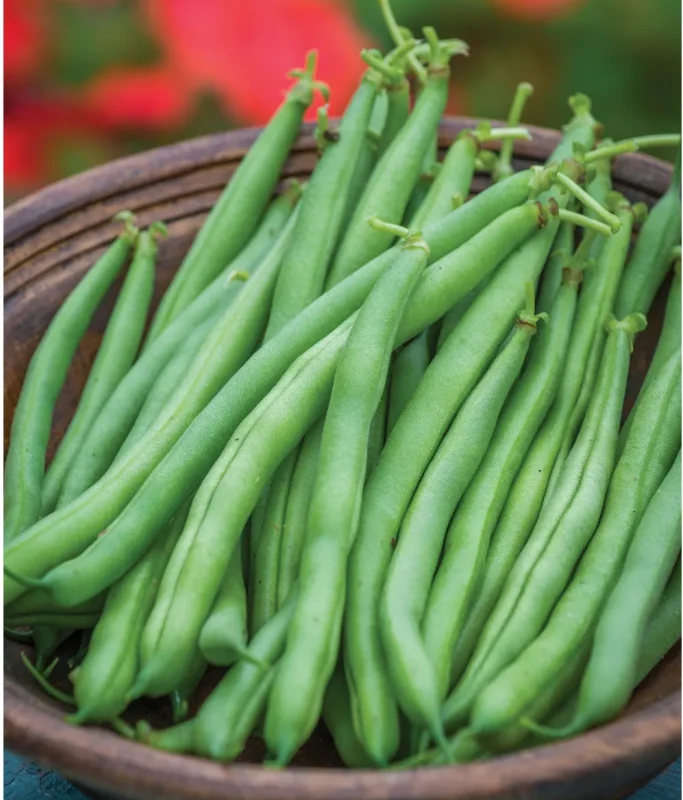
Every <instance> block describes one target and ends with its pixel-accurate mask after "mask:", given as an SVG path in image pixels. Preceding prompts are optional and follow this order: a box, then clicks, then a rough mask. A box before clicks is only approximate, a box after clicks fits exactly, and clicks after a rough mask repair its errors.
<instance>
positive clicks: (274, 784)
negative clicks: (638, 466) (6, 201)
mask: <svg viewBox="0 0 683 800" xmlns="http://www.w3.org/2000/svg"><path fill="white" fill-rule="evenodd" d="M477 121H478V120H475V119H473V118H469V117H446V118H444V119H443V120H442V123H441V125H440V129H439V145H440V147H441V148H442V149H443V148H445V147H447V146H448V144H450V142H452V141H453V139H454V137H455V136H456V135H457V134H458V133H459V132H460V131H461V130H462V129H464V128H471V127H473V126H474V125H475V124H476V122H477ZM493 124H494V125H497V124H501V125H502V124H504V123H497V122H495V121H494V122H493ZM527 127H528V128H529V130H530V132H531V134H532V137H533V139H532V141H531V142H519V143H517V144H516V147H515V155H516V162H517V164H521V165H527V164H528V162H530V161H531V162H537V161H538V160H539V159H543V158H546V157H547V156H548V155H549V154H550V152H551V150H552V149H553V147H554V146H555V144H556V143H557V141H558V139H559V137H560V134H559V133H558V132H557V131H553V130H551V129H548V128H540V127H536V126H531V125H530V126H527ZM259 130H260V129H240V130H236V131H228V132H225V133H218V134H213V135H209V136H203V137H199V138H196V139H192V140H188V141H185V142H180V143H178V144H174V145H169V146H166V147H160V148H156V149H154V150H149V151H145V152H143V153H139V154H137V155H133V156H129V157H127V158H123V159H118V160H116V161H112V162H110V163H108V164H105V165H104V166H101V167H98V168H96V169H93V170H89V171H87V172H84V173H81V174H79V175H76V176H74V177H72V178H68V179H65V180H63V181H59V182H58V183H55V184H53V185H51V186H48V187H46V188H45V189H42V190H40V191H39V192H36V193H34V194H32V195H29V196H27V197H25V198H23V199H22V200H20V201H19V202H17V203H15V204H14V205H12V206H10V207H8V208H7V209H6V210H5V246H6V247H8V246H10V247H11V246H12V245H14V244H15V243H17V242H19V241H21V240H22V239H24V238H25V237H28V236H30V235H31V234H32V233H34V232H35V231H36V230H39V229H40V228H41V227H42V226H44V225H46V224H49V223H52V222H55V221H58V220H60V218H62V217H66V216H68V215H69V214H71V213H73V212H75V211H78V210H79V209H81V208H83V207H84V206H87V205H89V204H91V203H96V202H98V201H99V200H102V199H104V198H105V197H108V196H116V195H117V194H120V193H123V192H128V191H131V190H135V189H137V188H140V187H142V186H147V185H149V184H150V182H156V181H159V180H162V179H164V180H168V179H169V178H175V177H178V176H180V175H183V174H186V173H188V172H192V171H194V170H197V169H200V168H203V167H207V166H212V165H213V166H215V165H224V164H226V163H236V162H238V161H239V160H240V159H241V158H242V156H243V155H244V153H245V151H246V150H247V149H248V147H249V146H250V144H251V143H252V142H253V140H254V139H255V137H256V136H257V135H258V132H259ZM312 130H313V126H312V125H311V124H308V125H305V126H303V129H302V135H301V136H300V137H299V139H298V140H297V142H296V144H295V146H294V148H293V152H295V153H296V152H302V151H308V150H311V149H312V147H313V146H314V140H313V138H312ZM672 170H673V168H672V166H671V165H670V164H667V163H666V162H663V161H661V160H659V159H656V158H654V157H652V156H649V155H645V154H641V153H636V154H628V155H624V156H619V157H618V158H617V159H615V161H614V167H613V172H614V177H615V181H618V182H619V183H620V184H622V185H625V186H626V187H629V186H632V187H633V188H634V189H637V190H639V191H640V192H643V191H645V192H646V193H647V194H648V196H650V197H652V198H653V199H654V198H655V197H656V196H657V195H659V194H661V193H663V191H664V190H665V189H666V186H667V185H668V183H669V180H670V176H671V173H672ZM6 271H7V268H6ZM4 697H5V710H4V719H5V744H6V746H7V747H9V748H10V749H15V750H16V751H17V752H19V753H21V754H23V755H26V756H28V757H30V758H34V759H36V760H37V761H39V762H41V763H43V764H45V765H47V766H49V767H51V768H54V769H57V770H58V771H60V772H62V773H64V774H65V775H67V776H68V777H70V778H72V779H74V780H79V781H81V782H82V783H85V784H87V785H88V786H90V787H100V788H101V789H102V790H103V791H108V792H111V791H114V792H118V793H120V794H121V795H124V796H136V797H138V796H140V792H144V791H146V792H148V793H150V794H151V793H152V792H159V791H161V792H163V794H162V795H161V796H164V797H171V796H182V797H192V798H195V799H196V800H202V799H205V800H209V798H215V797H235V798H237V797H239V798H252V799H253V798H257V797H258V798H260V800H284V798H292V800H293V799H294V798H298V800H318V799H320V800H323V798H325V800H342V798H348V797H349V796H351V795H358V796H362V797H364V798H369V799H370V800H373V799H374V798H376V799H377V800H387V798H389V797H391V798H392V799H394V800H398V799H399V798H406V800H407V798H415V799H416V798H420V800H436V799H437V798H443V797H445V796H449V797H452V798H463V800H464V798H467V799H468V800H469V798H482V799H483V798H486V797H492V796H495V797H503V796H506V791H507V789H508V787H514V789H515V791H516V792H520V793H522V794H520V796H526V795H525V791H530V790H531V789H532V787H537V786H538V785H540V784H548V783H553V784H554V783H556V782H558V781H562V782H563V783H567V784H568V785H569V787H570V793H569V794H567V795H566V797H576V794H571V791H573V790H572V784H574V782H579V781H586V780H589V781H590V782H591V785H595V786H597V785H599V783H600V780H601V776H604V775H605V773H606V771H611V770H619V771H620V775H621V776H623V777H622V783H623V784H624V785H626V783H628V781H629V780H636V779H638V778H642V777H643V766H642V765H643V763H645V764H647V765H648V768H650V767H651V768H652V770H655V769H658V768H662V767H663V766H665V765H666V764H667V763H669V762H670V761H672V760H673V759H674V758H675V757H676V755H677V754H678V752H679V751H680V738H681V713H680V706H681V691H680V689H678V690H676V691H673V692H670V693H669V694H668V695H666V696H665V697H664V698H663V699H661V700H659V701H657V702H655V703H652V704H650V705H649V706H647V707H646V708H644V709H642V710H639V711H637V712H635V713H633V714H630V715H629V716H627V717H623V718H620V719H617V720H616V721H614V722H612V723H610V724H609V725H606V726H603V727H600V728H598V729H595V730H593V731H589V732H587V733H584V734H582V735H580V736H577V737H574V738H572V739H568V740H563V741H560V742H555V743H552V744H547V745H543V746H541V747H537V748H533V749H529V750H522V751H518V752H515V753H511V754H508V755H503V756H498V757H495V758H492V759H488V760H486V761H483V762H479V763H476V762H475V763H472V764H462V765H456V766H447V767H430V768H428V769H424V768H422V769H415V770H409V771H406V772H403V771H392V770H389V771H378V770H349V769H338V768H323V767H315V768H311V767H298V766H294V767H290V768H288V769H287V770H278V771H275V770H272V769H266V768H264V767H262V766H261V765H257V764H243V763H238V764H232V765H222V764H216V763H214V762H211V761H208V760H205V759H200V758H197V757H193V756H181V755H175V754H169V753H164V752H161V751H156V750H153V749H152V748H149V747H145V746H144V745H142V744H140V743H138V742H131V741H127V740H124V739H121V738H120V737H118V736H117V735H115V734H114V733H112V732H111V731H108V730H106V729H103V728H76V727H74V726H71V725H68V724H67V723H65V722H63V721H61V720H58V719H56V718H55V716H54V708H55V706H54V705H53V704H51V703H50V702H49V701H47V700H46V699H43V698H38V697H36V696H35V695H33V694H32V693H31V692H30V691H29V690H28V689H27V688H26V687H25V686H23V685H22V684H21V683H19V682H18V681H16V680H15V679H13V678H12V677H10V676H6V679H5V693H4ZM104 765H106V767H105V766H104ZM408 775H409V776H410V777H409V779H407V776H408ZM131 787H134V788H133V789H131ZM560 796H562V797H564V796H565V795H560V794H558V795H557V797H558V798H559V797H560Z"/></svg>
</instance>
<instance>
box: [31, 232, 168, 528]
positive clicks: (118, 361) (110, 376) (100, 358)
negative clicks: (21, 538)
mask: <svg viewBox="0 0 683 800" xmlns="http://www.w3.org/2000/svg"><path fill="white" fill-rule="evenodd" d="M165 233H166V227H165V225H163V223H154V224H153V225H152V227H151V228H150V229H149V231H143V232H142V233H141V234H140V235H139V237H138V239H137V242H136V244H135V254H134V255H133V260H132V263H131V265H130V268H129V269H128V274H127V275H126V279H125V281H124V283H123V286H122V288H121V293H120V295H119V298H118V300H117V302H116V305H115V306H114V310H113V312H112V315H111V318H110V320H109V323H108V324H107V328H106V330H105V333H104V337H103V338H102V342H101V344H100V347H99V350H98V352H97V357H96V358H95V361H94V363H93V365H92V368H91V370H90V374H89V375H88V380H87V381H86V384H85V386H84V387H83V391H82V393H81V397H80V400H79V402H78V407H77V408H76V413H75V414H74V416H73V418H72V420H71V423H70V424H69V427H68V428H67V430H66V433H65V434H64V437H63V439H62V441H61V443H60V445H59V447H58V448H57V452H56V453H55V456H54V458H53V460H52V463H51V464H50V466H49V468H48V470H47V472H46V473H45V482H44V484H43V493H42V515H43V516H44V515H45V514H49V513H50V512H51V511H52V510H54V507H55V506H56V504H57V499H58V497H59V493H60V491H61V488H62V485H63V483H64V479H65V477H66V474H67V472H68V471H69V468H70V466H71V463H72V462H73V460H74V459H75V457H76V456H77V454H78V453H79V451H80V449H81V447H82V445H83V442H84V440H85V438H86V436H87V434H88V430H89V428H90V426H91V425H92V424H93V422H94V420H95V419H96V418H97V415H98V413H99V412H100V410H101V408H102V406H103V405H104V403H105V402H106V400H107V399H108V398H109V396H110V395H111V393H112V392H113V391H114V389H115V388H116V386H117V385H118V384H119V382H120V381H121V379H122V378H123V376H124V375H125V374H126V373H127V372H128V370H129V369H130V367H131V365H132V364H133V361H134V360H135V356H136V355H137V352H138V348H139V346H140V341H141V340H142V333H143V330H144V327H145V321H146V319H147V311H148V310H149V305H150V303H151V300H152V291H153V289H154V267H155V262H156V255H157V242H156V236H157V235H164V234H165Z"/></svg>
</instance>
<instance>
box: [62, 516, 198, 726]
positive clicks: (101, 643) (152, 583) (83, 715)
mask: <svg viewBox="0 0 683 800" xmlns="http://www.w3.org/2000/svg"><path fill="white" fill-rule="evenodd" d="M187 510H188V509H187V508H186V509H185V510H183V511H182V512H181V513H180V514H178V515H177V517H176V518H175V519H174V520H173V522H172V523H171V525H170V527H169V529H168V533H167V535H166V536H165V537H163V538H160V539H159V540H158V541H157V542H156V543H155V545H154V546H153V547H152V549H151V550H150V551H149V552H148V553H147V554H146V555H145V556H144V557H143V558H142V559H141V560H140V561H139V562H138V563H137V564H136V565H135V566H134V567H133V568H132V569H131V571H130V572H129V573H128V574H127V575H126V576H125V577H124V578H122V579H121V580H120V581H119V582H118V583H116V584H114V586H112V588H111V589H110V590H109V591H108V592H107V599H106V600H105V603H104V609H103V611H102V615H101V617H100V619H99V621H98V623H97V625H96V626H95V629H94V631H93V634H92V638H91V640H90V646H89V648H88V653H87V655H86V657H85V658H84V659H83V661H82V663H81V664H80V666H79V667H78V668H77V669H76V670H74V671H73V672H72V674H71V679H72V681H73V684H74V697H75V699H76V705H77V707H78V710H77V711H76V713H75V714H74V715H73V716H72V717H71V718H70V721H71V722H73V723H75V724H79V725H80V724H83V723H85V722H107V721H109V720H112V719H114V718H115V717H118V716H119V714H120V713H121V712H122V711H123V710H124V709H125V707H126V705H127V704H128V702H127V694H128V690H129V689H130V687H131V685H132V683H133V681H134V680H135V675H136V673H137V670H138V659H139V644H140V637H141V635H142V630H143V627H144V625H145V622H146V620H147V617H148V616H149V613H150V611H151V608H152V605H153V604H154V599H155V597H156V593H157V590H158V587H159V580H160V579H161V575H162V573H163V571H164V568H165V566H166V564H167V563H168V559H169V557H170V555H171V552H172V551H173V548H174V546H175V543H176V542H177V540H178V537H179V536H180V533H181V531H182V529H183V525H184V523H185V519H186V517H187Z"/></svg>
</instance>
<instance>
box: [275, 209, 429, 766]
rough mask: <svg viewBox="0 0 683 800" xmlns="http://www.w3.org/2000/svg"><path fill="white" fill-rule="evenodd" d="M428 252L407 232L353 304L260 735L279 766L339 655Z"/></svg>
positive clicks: (307, 729) (303, 731) (294, 746)
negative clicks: (400, 345)
mask: <svg viewBox="0 0 683 800" xmlns="http://www.w3.org/2000/svg"><path fill="white" fill-rule="evenodd" d="M376 224H377V225H380V223H376ZM381 225H382V227H385V226H384V223H382V224H381ZM392 228H393V231H394V232H395V233H399V234H401V233H402V234H403V235H407V234H408V231H407V230H406V229H399V228H397V227H396V226H392ZM428 252H429V251H428V247H427V245H426V243H425V242H424V240H423V239H422V238H421V236H420V235H419V234H410V235H407V238H406V239H405V241H404V243H403V244H402V245H401V249H400V251H399V254H398V255H397V256H396V260H395V262H394V263H393V264H392V266H391V268H390V269H389V270H388V271H387V272H386V273H385V274H384V275H383V276H382V278H380V280H379V281H378V282H377V284H376V285H375V287H374V288H373V290H372V291H371V292H370V294H369V296H368V299H367V300H366V301H365V303H364V304H363V305H362V307H361V309H360V311H359V312H358V315H357V317H356V319H355V321H354V323H353V327H352V328H351V331H350V332H349V334H348V338H347V341H346V344H345V345H344V350H343V352H342V354H341V356H340V358H339V363H338V366H337V369H336V372H335V376H334V384H333V388H332V394H331V398H330V404H329V407H328V410H327V414H326V416H325V423H324V426H323V433H322V438H321V442H320V453H319V456H318V468H317V474H316V481H315V485H314V488H313V494H312V497H311V503H310V509H309V514H308V523H307V527H306V539H305V542H304V548H303V552H302V555H301V570H300V574H299V596H298V601H297V604H296V608H295V610H294V616H293V618H292V624H291V626H290V629H289V633H288V636H287V647H286V649H285V653H284V655H283V657H282V660H281V662H280V665H279V667H278V672H277V675H276V676H275V681H274V683H273V687H272V690H271V694H270V697H269V699H268V708H267V712H266V720H265V727H264V737H265V740H266V744H267V746H268V749H269V751H270V752H271V753H273V754H274V756H275V758H276V760H277V763H280V764H285V763H288V762H289V760H290V759H291V757H292V756H293V755H294V753H295V752H296V751H297V750H298V748H299V747H300V745H301V744H302V743H303V742H304V741H305V740H306V739H307V738H308V736H309V735H310V733H311V731H312V730H313V728H314V727H315V724H316V721H317V719H318V717H319V715H320V711H321V709H322V701H323V695H324V692H325V687H326V685H327V682H328V680H329V678H330V676H331V674H332V671H333V669H334V666H335V663H336V661H337V655H338V651H339V638H340V633H341V630H340V629H341V621H342V612H343V605H344V595H345V583H346V564H347V560H348V555H349V551H350V549H351V547H352V545H353V540H354V538H355V534H356V530H357V527H358V519H359V514H360V505H361V498H362V495H363V485H364V483H365V474H366V468H367V450H368V436H369V431H370V424H371V422H372V418H373V416H374V414H375V412H376V410H377V406H378V405H379V402H380V398H381V395H382V392H383V391H384V385H385V382H386V376H387V373H388V370H389V361H390V357H391V351H392V350H393V347H394V341H395V339H396V335H397V332H398V328H399V324H400V322H401V317H402V316H403V311H404V309H405V307H406V304H407V302H408V299H409V298H410V296H411V294H412V292H413V289H414V287H415V286H416V285H417V282H418V280H419V278H420V275H421V273H422V271H423V270H424V268H425V266H426V264H427V255H428Z"/></svg>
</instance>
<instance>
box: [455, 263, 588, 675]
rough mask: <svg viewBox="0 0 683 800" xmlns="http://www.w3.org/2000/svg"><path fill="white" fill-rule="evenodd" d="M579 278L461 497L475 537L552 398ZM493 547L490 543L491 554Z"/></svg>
mask: <svg viewBox="0 0 683 800" xmlns="http://www.w3.org/2000/svg"><path fill="white" fill-rule="evenodd" d="M580 281H581V272H580V271H579V270H578V269H576V268H573V269H569V268H566V269H565V274H564V278H563V284H562V286H561V287H560V289H559V290H558V292H557V294H556V296H555V301H554V303H553V306H552V308H551V310H550V321H549V324H548V330H542V331H541V332H540V333H539V334H538V340H537V341H538V344H537V346H536V347H535V348H533V349H532V351H531V352H530V354H529V363H528V366H527V368H526V370H525V372H524V373H523V375H522V377H521V378H520V382H519V384H518V385H517V386H516V387H515V388H514V389H513V391H512V393H511V395H510V398H509V400H508V401H507V404H506V406H505V408H504V409H503V412H502V415H501V419H500V422H499V424H498V426H497V428H496V431H495V434H494V437H493V440H492V442H491V446H490V447H489V450H488V452H487V454H486V456H485V458H484V460H483V462H482V464H481V467H480V469H479V471H478V472H477V475H476V476H475V478H474V480H473V481H472V484H471V486H470V487H469V488H468V490H467V492H466V494H465V496H464V498H463V500H462V503H461V510H460V512H459V516H460V518H461V521H462V524H463V525H467V526H469V528H470V530H471V535H472V538H473V539H475V540H476V539H477V538H481V539H482V540H484V541H486V542H489V541H490V539H491V536H492V535H494V533H495V529H496V525H497V522H498V519H499V518H500V515H501V513H502V511H503V508H504V506H505V502H506V499H507V497H508V494H509V492H510V487H511V485H512V484H513V481H514V479H515V476H516V474H517V472H518V470H519V468H520V466H521V464H522V462H523V460H524V457H525V455H526V453H527V452H528V450H529V447H530V446H531V444H532V442H533V439H534V436H535V435H536V432H537V431H538V429H539V427H540V426H541V423H542V422H543V419H544V418H545V416H546V414H547V413H548V409H549V408H550V405H551V404H552V402H553V398H554V396H555V393H556V391H557V386H558V383H559V381H560V375H561V372H562V368H563V362H564V357H565V354H566V351H567V346H568V342H569V338H570V332H571V326H572V320H573V319H574V313H575V309H576V298H577V292H578V287H579V284H580ZM490 547H491V546H490V545H488V547H487V554H488V551H489V550H490ZM491 562H492V559H491V558H490V556H489V557H487V558H486V561H485V562H484V564H483V565H482V567H481V572H482V574H481V579H480V580H481V582H480V584H479V585H478V586H477V588H476V590H475V594H474V597H473V600H472V606H471V608H470V610H469V611H468V613H467V617H466V622H465V625H464V627H463V629H462V632H461V634H460V636H459V637H458V639H457V643H456V646H455V648H454V650H453V660H452V664H451V683H454V682H455V681H456V680H457V679H458V678H459V677H460V675H461V674H462V671H463V669H464V668H465V666H466V665H467V662H468V660H469V658H470V656H471V655H472V651H473V650H474V647H475V646H476V643H477V640H478V638H479V634H480V633H481V629H482V628H483V626H484V624H485V623H486V620H487V619H488V616H489V614H490V612H491V609H492V608H493V606H494V604H495V602H496V600H497V599H498V596H499V593H500V590H501V588H502V583H503V579H501V578H500V576H499V575H498V572H497V570H496V566H497V562H496V560H495V559H493V563H491Z"/></svg>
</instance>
